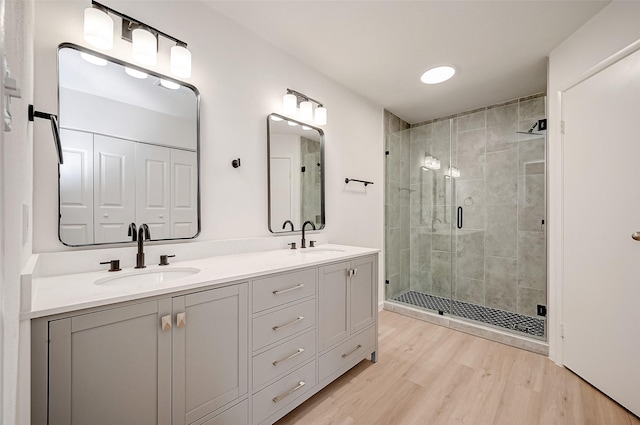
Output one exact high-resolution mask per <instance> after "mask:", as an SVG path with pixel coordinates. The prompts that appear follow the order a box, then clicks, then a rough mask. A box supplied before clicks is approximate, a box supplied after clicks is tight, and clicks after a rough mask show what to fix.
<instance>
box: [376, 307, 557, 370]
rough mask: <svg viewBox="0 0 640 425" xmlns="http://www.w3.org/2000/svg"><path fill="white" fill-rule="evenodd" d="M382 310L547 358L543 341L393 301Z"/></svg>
mask: <svg viewBox="0 0 640 425" xmlns="http://www.w3.org/2000/svg"><path fill="white" fill-rule="evenodd" d="M384 309H385V310H387V311H392V312H394V313H399V314H402V315H405V316H409V317H413V318H414V319H419V320H422V321H425V322H430V323H434V324H436V325H440V326H444V327H447V328H450V329H454V330H457V331H461V332H465V333H468V334H471V335H475V336H479V337H481V338H485V339H489V340H491V341H496V342H500V343H502V344H506V345H510V346H512V347H516V348H520V349H523V350H527V351H531V352H533V353H536V354H542V355H544V356H547V357H548V356H549V344H548V343H546V342H544V341H538V340H536V339H533V338H528V337H526V336H520V335H515V334H512V333H508V332H505V331H502V330H500V329H498V328H494V327H491V326H485V325H482V324H480V323H477V322H469V321H466V320H463V319H457V318H454V317H448V316H441V315H439V314H437V313H432V312H430V311H425V310H422V309H420V308H415V307H411V306H409V305H406V304H401V303H396V302H393V301H385V302H384Z"/></svg>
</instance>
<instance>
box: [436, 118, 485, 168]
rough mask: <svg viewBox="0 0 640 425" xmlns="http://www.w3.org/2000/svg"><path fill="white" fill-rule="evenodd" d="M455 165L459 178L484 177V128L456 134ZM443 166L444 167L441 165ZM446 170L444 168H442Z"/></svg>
mask: <svg viewBox="0 0 640 425" xmlns="http://www.w3.org/2000/svg"><path fill="white" fill-rule="evenodd" d="M457 159H458V160H457V162H456V165H457V166H458V168H460V178H459V180H469V179H482V178H484V169H485V168H484V167H485V129H484V128H481V129H478V130H472V131H467V132H465V133H460V134H458V156H457ZM443 167H445V166H444V165H443ZM444 170H445V171H446V168H444Z"/></svg>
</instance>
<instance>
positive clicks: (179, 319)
mask: <svg viewBox="0 0 640 425" xmlns="http://www.w3.org/2000/svg"><path fill="white" fill-rule="evenodd" d="M186 324H187V313H178V314H176V326H177V327H178V328H184V327H185V325H186Z"/></svg>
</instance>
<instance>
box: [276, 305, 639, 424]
mask: <svg viewBox="0 0 640 425" xmlns="http://www.w3.org/2000/svg"><path fill="white" fill-rule="evenodd" d="M379 331H380V332H379V336H380V339H379V356H378V358H379V361H378V363H376V364H372V363H371V362H369V361H363V362H361V363H360V364H358V365H357V366H356V367H354V368H353V369H351V370H350V371H349V372H348V373H346V374H345V375H343V376H342V377H340V378H339V379H338V380H336V381H335V382H333V383H332V384H330V385H329V386H327V387H326V388H324V389H323V390H322V391H320V392H319V393H317V394H316V395H315V396H313V397H312V398H311V399H309V400H308V401H307V402H305V403H303V404H302V405H301V406H299V407H298V408H297V409H295V410H294V411H292V412H291V413H289V414H288V415H287V416H285V417H284V418H282V419H281V420H280V421H278V422H277V425H291V424H304V425H329V424H332V425H355V424H362V425H385V424H389V425H391V424H393V425H445V424H472V425H490V424H493V425H498V424H504V425H583V424H584V425H640V420H639V419H638V418H637V417H635V416H634V415H632V414H630V413H629V412H627V411H626V410H625V409H623V408H622V407H620V406H619V405H618V404H616V403H615V402H613V401H612V400H610V399H609V398H607V397H606V396H605V395H603V394H602V393H600V392H599V391H598V390H596V389H595V388H594V387H592V386H591V385H589V384H588V383H586V382H585V381H583V380H582V379H580V378H579V377H578V376H576V375H575V374H573V373H572V372H570V371H569V370H567V369H564V368H561V367H559V366H557V365H556V364H554V363H553V362H552V361H551V360H549V359H548V358H546V357H544V356H541V355H538V354H533V353H530V352H527V351H523V350H519V349H517V348H513V347H509V346H506V345H502V344H500V343H497V342H492V341H488V340H486V339H482V338H479V337H475V336H471V335H467V334H465V333H462V332H458V331H454V330H451V329H448V328H444V327H440V326H437V325H433V324H430V323H427V322H422V321H419V320H416V319H412V318H409V317H405V316H401V315H399V314H396V313H391V312H388V311H383V312H381V313H380V325H379Z"/></svg>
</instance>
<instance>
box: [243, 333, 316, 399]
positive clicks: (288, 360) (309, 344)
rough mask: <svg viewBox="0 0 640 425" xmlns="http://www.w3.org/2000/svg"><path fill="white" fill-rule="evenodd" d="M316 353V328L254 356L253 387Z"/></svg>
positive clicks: (299, 363)
mask: <svg viewBox="0 0 640 425" xmlns="http://www.w3.org/2000/svg"><path fill="white" fill-rule="evenodd" d="M315 354H316V330H315V329H312V330H310V331H309V332H307V333H304V334H302V335H300V336H298V337H296V338H294V339H292V340H290V341H287V342H284V343H282V344H280V345H278V346H277V347H274V348H272V349H270V350H268V351H265V352H264V353H261V354H258V355H257V356H255V357H254V358H253V388H258V387H260V386H261V385H263V384H264V383H266V382H268V381H270V380H271V379H273V378H275V377H276V376H278V375H280V374H282V373H285V372H287V371H289V370H291V369H293V368H295V367H296V366H298V365H301V364H302V363H304V362H306V361H307V360H309V359H311V358H312V357H313V356H315Z"/></svg>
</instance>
